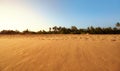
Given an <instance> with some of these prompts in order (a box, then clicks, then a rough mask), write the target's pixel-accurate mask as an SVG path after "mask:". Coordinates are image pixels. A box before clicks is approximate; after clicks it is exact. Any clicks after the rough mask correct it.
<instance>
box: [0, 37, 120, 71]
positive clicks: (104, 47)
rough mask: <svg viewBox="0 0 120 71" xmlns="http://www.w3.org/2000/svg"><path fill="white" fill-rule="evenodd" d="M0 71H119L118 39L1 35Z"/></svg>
mask: <svg viewBox="0 0 120 71" xmlns="http://www.w3.org/2000/svg"><path fill="white" fill-rule="evenodd" d="M0 71H120V35H0Z"/></svg>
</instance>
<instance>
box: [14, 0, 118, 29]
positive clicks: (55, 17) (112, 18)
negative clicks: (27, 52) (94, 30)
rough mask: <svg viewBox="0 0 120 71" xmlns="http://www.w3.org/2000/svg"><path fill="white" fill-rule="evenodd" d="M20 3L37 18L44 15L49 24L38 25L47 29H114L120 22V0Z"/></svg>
mask: <svg viewBox="0 0 120 71" xmlns="http://www.w3.org/2000/svg"><path fill="white" fill-rule="evenodd" d="M18 2H19V4H21V5H25V6H26V7H29V9H31V11H33V12H34V13H35V14H36V15H37V16H41V15H42V17H44V18H45V19H44V21H46V22H47V24H45V23H36V24H41V26H42V25H45V26H46V28H49V27H52V26H55V25H56V26H65V27H70V26H73V25H74V26H77V27H78V28H86V27H88V26H95V27H97V26H100V27H109V26H110V27H112V26H114V25H115V23H116V22H120V0H18V1H16V2H14V3H16V4H17V3H18ZM29 15H31V14H29ZM38 21H41V20H38ZM33 25H34V24H33ZM37 28H39V27H37ZM31 30H32V29H31Z"/></svg>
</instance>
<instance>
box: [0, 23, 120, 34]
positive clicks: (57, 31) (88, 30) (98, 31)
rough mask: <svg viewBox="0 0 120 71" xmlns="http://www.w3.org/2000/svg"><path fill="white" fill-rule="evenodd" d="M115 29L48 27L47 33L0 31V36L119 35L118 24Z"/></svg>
mask: <svg viewBox="0 0 120 71" xmlns="http://www.w3.org/2000/svg"><path fill="white" fill-rule="evenodd" d="M115 25H116V27H113V28H112V27H106V28H101V27H93V26H91V27H88V28H86V29H81V28H80V29H78V28H77V27H76V26H71V28H66V27H61V26H59V27H58V26H54V27H50V28H49V31H45V30H40V31H38V32H34V31H30V30H28V29H27V30H24V31H22V32H20V31H18V30H15V31H14V30H2V31H0V34H120V23H119V22H118V23H116V24H115Z"/></svg>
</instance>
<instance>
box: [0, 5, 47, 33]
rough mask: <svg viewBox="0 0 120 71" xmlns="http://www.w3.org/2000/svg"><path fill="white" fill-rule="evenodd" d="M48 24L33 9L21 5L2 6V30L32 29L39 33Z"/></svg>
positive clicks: (0, 11)
mask: <svg viewBox="0 0 120 71" xmlns="http://www.w3.org/2000/svg"><path fill="white" fill-rule="evenodd" d="M46 23H47V22H46V21H45V19H44V18H43V17H42V15H41V16H38V15H37V14H36V13H35V12H34V11H32V9H31V8H29V7H26V6H24V5H19V4H1V5H0V30H3V29H5V30H9V29H12V30H20V31H23V30H25V29H31V30H34V31H38V30H39V29H42V28H43V27H44V28H45V26H44V24H46Z"/></svg>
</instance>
